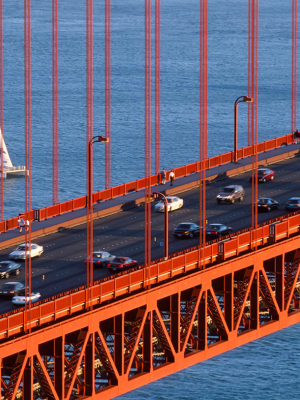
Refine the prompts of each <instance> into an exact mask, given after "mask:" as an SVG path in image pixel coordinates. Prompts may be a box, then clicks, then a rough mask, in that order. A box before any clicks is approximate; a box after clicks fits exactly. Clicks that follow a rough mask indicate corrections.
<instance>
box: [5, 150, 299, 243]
mask: <svg viewBox="0 0 300 400" xmlns="http://www.w3.org/2000/svg"><path fill="white" fill-rule="evenodd" d="M299 150H300V144H299V143H294V144H291V145H289V146H283V147H280V148H278V149H275V150H270V151H268V152H265V153H260V154H258V164H259V165H260V166H261V165H270V164H273V163H275V162H279V161H281V160H284V159H287V158H291V157H295V156H296V155H297V154H300V152H299ZM251 168H252V157H247V158H244V159H241V160H239V161H238V163H227V164H224V165H220V166H217V167H213V168H211V169H208V170H206V180H210V181H211V180H222V179H225V178H227V177H229V176H233V175H237V174H239V173H242V172H246V171H249V170H251ZM198 185H199V173H194V174H191V175H188V176H185V177H182V178H178V179H175V181H174V182H173V186H172V187H171V186H170V182H167V183H166V184H165V185H162V184H160V185H156V186H153V187H152V191H155V192H163V193H165V194H168V195H173V194H175V193H180V192H183V191H186V190H189V189H191V188H193V187H196V186H198ZM144 193H145V191H144V189H141V190H140V191H138V192H132V193H129V194H127V195H125V196H120V197H117V198H114V199H111V200H107V201H103V202H100V203H98V204H95V205H94V209H93V214H94V218H95V219H97V218H101V217H104V216H106V215H110V214H114V213H117V212H121V211H123V210H127V209H129V208H133V207H136V206H137V205H138V204H140V203H143V202H144ZM86 218H87V217H86V208H82V209H80V210H76V211H73V212H69V213H65V214H62V215H59V216H57V217H53V218H49V219H46V220H43V221H40V222H39V221H33V222H32V224H31V238H32V239H35V238H37V237H40V236H44V235H48V234H51V233H55V232H59V231H61V230H64V229H67V228H70V227H73V226H76V225H80V224H84V223H86ZM24 238H25V234H24V232H22V233H20V232H19V230H18V229H13V230H11V231H7V232H3V233H1V235H0V249H4V248H6V247H9V246H12V245H15V244H18V243H23V242H24Z"/></svg>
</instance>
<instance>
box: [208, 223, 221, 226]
mask: <svg viewBox="0 0 300 400" xmlns="http://www.w3.org/2000/svg"><path fill="white" fill-rule="evenodd" d="M212 225H213V226H223V225H224V224H215V223H211V224H209V225H208V226H212Z"/></svg>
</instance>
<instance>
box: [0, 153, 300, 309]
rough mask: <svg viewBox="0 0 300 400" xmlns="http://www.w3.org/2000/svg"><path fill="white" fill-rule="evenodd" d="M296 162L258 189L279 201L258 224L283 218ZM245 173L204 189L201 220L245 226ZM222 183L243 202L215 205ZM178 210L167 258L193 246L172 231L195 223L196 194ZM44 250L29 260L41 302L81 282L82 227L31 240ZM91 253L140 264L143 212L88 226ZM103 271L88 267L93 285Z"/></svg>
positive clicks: (5, 304)
mask: <svg viewBox="0 0 300 400" xmlns="http://www.w3.org/2000/svg"><path fill="white" fill-rule="evenodd" d="M298 164H299V158H298V157H295V158H293V159H289V160H285V161H283V162H281V163H278V164H274V165H272V166H271V168H272V169H274V170H275V173H276V176H275V179H274V181H269V182H266V183H264V184H259V196H266V197H272V198H274V199H275V200H278V201H279V202H280V207H279V210H273V211H271V212H270V213H261V214H259V223H261V222H263V221H267V220H269V219H273V218H276V217H279V216H281V215H284V214H286V212H285V209H284V203H285V202H286V201H287V200H288V199H289V198H290V197H293V196H297V195H299V196H300V190H299V189H300V170H299V166H298ZM250 175H251V174H250V173H245V174H242V175H238V176H235V177H231V178H227V179H225V180H222V181H218V182H213V183H211V184H208V185H207V189H206V194H207V203H206V209H207V216H206V218H207V220H208V222H209V223H211V222H218V223H224V224H226V225H229V226H231V227H232V228H233V230H234V231H239V230H241V229H245V228H247V227H249V226H250V225H251V201H252V200H251V199H252V195H251V183H250V182H249V178H250ZM228 184H241V185H242V186H243V187H244V189H245V197H244V200H243V202H241V203H240V202H236V203H235V204H217V202H216V195H217V193H218V192H219V190H220V189H221V188H222V187H223V186H226V185H228ZM179 196H180V197H182V198H183V199H184V206H183V207H182V208H181V209H180V210H178V211H174V212H171V213H169V254H173V253H176V252H178V251H181V250H184V249H187V248H190V247H193V246H196V245H197V244H198V242H199V239H198V238H193V239H176V238H174V237H173V235H172V231H173V229H174V228H175V226H177V225H178V224H179V223H180V222H188V221H193V222H196V223H198V222H199V189H194V190H190V191H187V192H184V193H181V194H179ZM151 223H152V259H153V260H155V259H158V258H161V257H163V255H164V254H163V251H164V248H163V237H164V232H163V229H164V214H163V213H154V212H153V213H152V222H151ZM36 242H37V243H39V244H41V245H43V246H44V253H43V254H42V256H41V257H40V258H39V259H33V260H32V288H33V290H34V291H40V292H41V294H42V298H48V297H50V296H52V295H56V294H59V293H62V292H64V291H66V290H69V289H73V288H76V287H78V286H81V285H85V283H86V269H85V264H84V260H85V258H86V226H85V225H81V226H77V227H74V228H70V229H66V230H64V231H62V232H58V233H56V234H53V235H49V236H44V237H41V238H40V239H38V240H36ZM12 250H13V249H12V248H11V249H5V250H2V251H0V260H5V259H7V258H8V257H7V256H8V254H9V253H10V251H12ZM94 250H107V251H109V252H111V253H112V254H114V255H120V256H121V255H124V256H130V257H132V258H133V259H136V260H137V261H138V263H139V264H142V263H143V260H144V207H143V206H140V207H137V208H134V209H130V210H128V211H123V212H122V213H118V214H114V215H111V216H109V217H106V218H103V219H98V220H95V221H94ZM110 274H111V273H110V271H108V270H106V269H96V268H94V280H98V279H101V278H103V277H106V276H109V275H110ZM24 279H25V278H24V268H22V272H21V274H20V275H19V276H18V277H10V278H9V280H2V282H7V281H16V280H18V281H22V282H24ZM2 282H1V283H2ZM12 309H14V306H13V305H12V304H11V302H10V301H9V300H3V299H2V300H1V302H0V313H4V312H7V311H9V310H12Z"/></svg>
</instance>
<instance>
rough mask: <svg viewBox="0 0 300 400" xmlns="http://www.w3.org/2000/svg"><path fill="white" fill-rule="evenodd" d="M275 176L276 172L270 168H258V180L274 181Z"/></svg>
mask: <svg viewBox="0 0 300 400" xmlns="http://www.w3.org/2000/svg"><path fill="white" fill-rule="evenodd" d="M274 177H275V172H274V171H273V170H272V169H270V168H258V170H257V179H258V182H263V183H264V182H267V181H272V180H273V179H274ZM250 182H252V176H251V178H250Z"/></svg>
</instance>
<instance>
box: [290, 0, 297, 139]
mask: <svg viewBox="0 0 300 400" xmlns="http://www.w3.org/2000/svg"><path fill="white" fill-rule="evenodd" d="M297 20H298V10H297V0H292V99H291V100H292V104H291V106H292V110H291V132H295V131H296V129H297Z"/></svg>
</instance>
